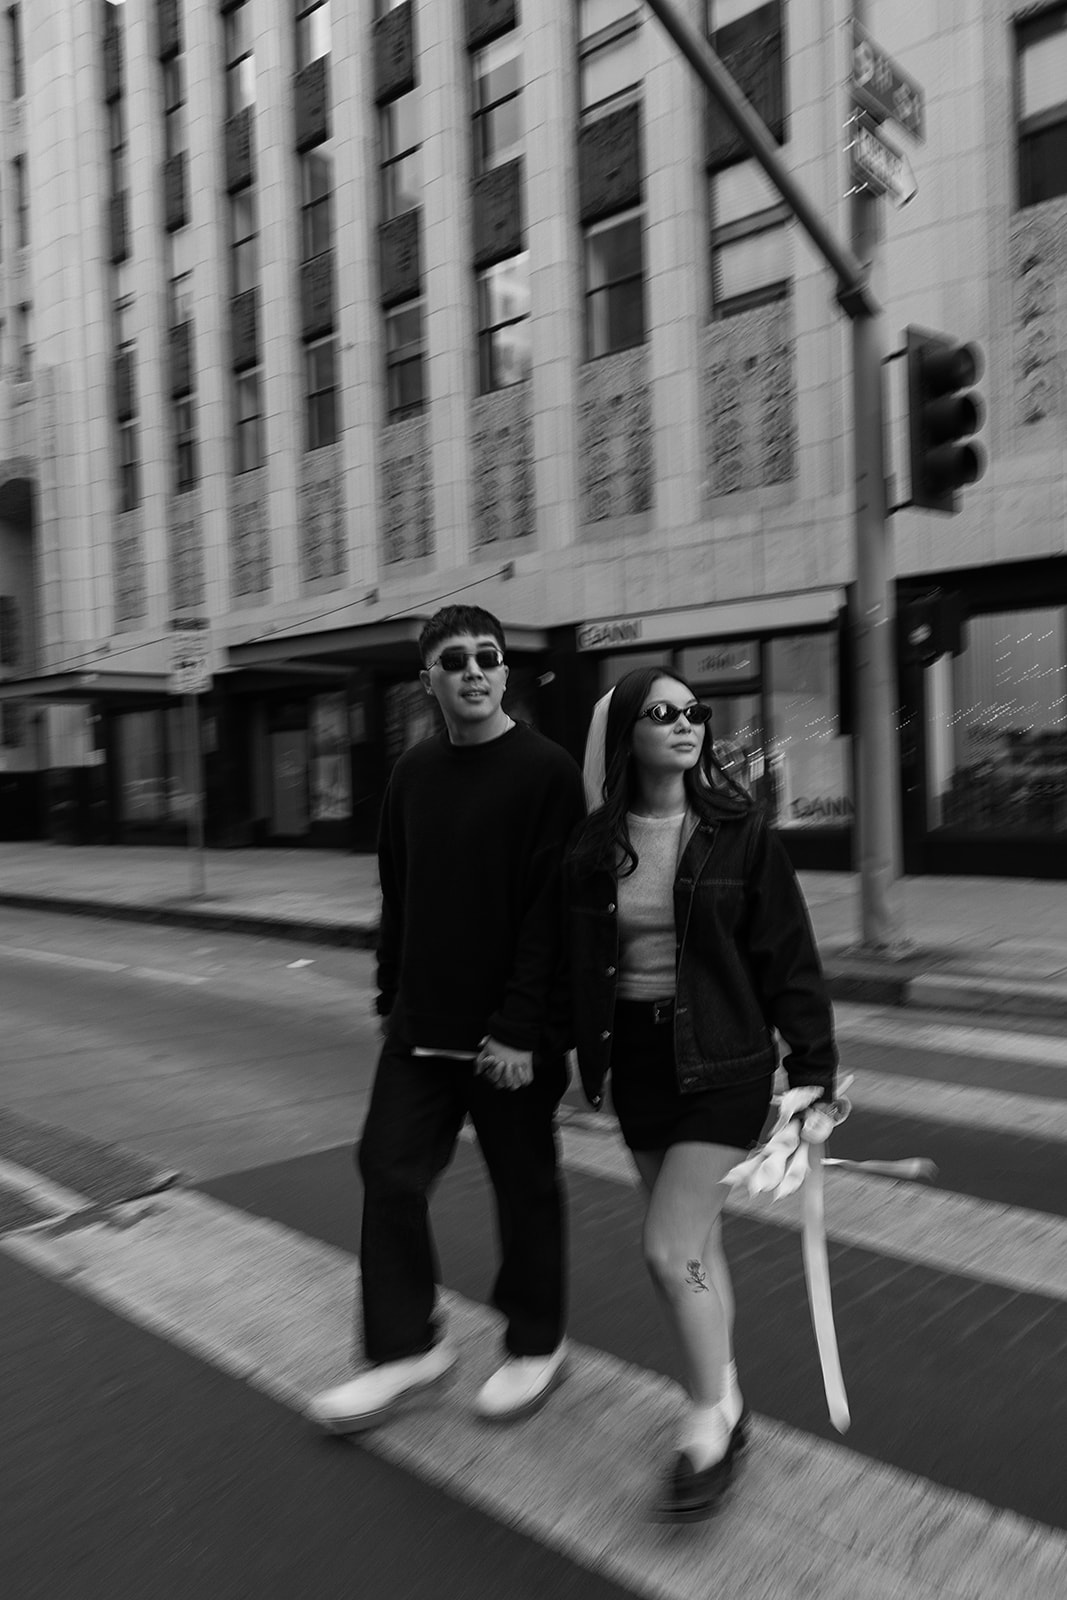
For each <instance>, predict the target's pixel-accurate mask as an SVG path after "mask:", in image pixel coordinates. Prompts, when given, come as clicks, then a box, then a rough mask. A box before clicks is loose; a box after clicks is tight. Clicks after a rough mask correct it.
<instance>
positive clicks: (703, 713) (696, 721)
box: [637, 700, 711, 727]
mask: <svg viewBox="0 0 1067 1600" xmlns="http://www.w3.org/2000/svg"><path fill="white" fill-rule="evenodd" d="M642 717H647V718H648V720H649V722H658V723H659V724H660V725H661V726H662V725H664V724H667V723H674V722H677V721H678V718H679V717H685V718H686V720H687V721H688V722H691V723H692V724H693V725H694V727H699V726H700V725H701V723H704V722H710V721H711V707H710V706H702V705H700V704H699V703H698V701H696V700H694V701H693V702H692V704H691V705H688V706H672V705H671V703H670V701H669V700H657V701H656V703H655V705H652V706H646V707H645V709H644V710H643V711H641V712H639V713H638V718H637V720H638V721H639V722H640V720H641V718H642Z"/></svg>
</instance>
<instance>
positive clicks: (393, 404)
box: [385, 295, 426, 422]
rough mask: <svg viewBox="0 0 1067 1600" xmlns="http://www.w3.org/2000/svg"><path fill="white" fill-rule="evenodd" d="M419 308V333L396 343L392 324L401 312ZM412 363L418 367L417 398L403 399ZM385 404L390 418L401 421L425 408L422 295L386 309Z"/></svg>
mask: <svg viewBox="0 0 1067 1600" xmlns="http://www.w3.org/2000/svg"><path fill="white" fill-rule="evenodd" d="M412 311H417V312H418V315H419V336H418V339H417V340H408V341H407V342H406V343H404V344H395V345H394V344H393V343H392V342H391V338H390V328H391V325H392V324H393V323H394V322H395V321H396V320H397V319H398V318H399V317H401V316H403V315H405V314H410V313H411V312H412ZM411 367H416V368H417V370H418V399H417V400H403V399H401V394H402V390H401V388H400V385H401V382H402V374H404V373H406V372H407V370H408V369H409V368H411ZM385 407H386V417H387V419H388V421H390V422H400V421H402V420H403V419H404V418H405V417H416V416H418V415H420V413H421V412H423V411H424V410H425V409H426V302H425V299H424V297H423V296H422V295H416V296H415V297H414V298H413V299H411V300H404V301H402V302H401V304H400V305H396V306H390V307H389V309H388V310H387V311H386V313H385Z"/></svg>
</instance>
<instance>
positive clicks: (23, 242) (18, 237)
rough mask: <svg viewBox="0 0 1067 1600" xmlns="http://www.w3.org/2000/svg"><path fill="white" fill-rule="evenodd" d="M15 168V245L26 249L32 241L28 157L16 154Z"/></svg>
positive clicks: (20, 248) (13, 163)
mask: <svg viewBox="0 0 1067 1600" xmlns="http://www.w3.org/2000/svg"><path fill="white" fill-rule="evenodd" d="M11 165H12V166H13V167H14V169H15V246H16V248H17V249H19V250H25V249H26V247H27V245H28V244H29V242H30V197H29V193H28V191H27V187H26V157H25V156H16V157H15V159H14V161H13V162H12V163H11Z"/></svg>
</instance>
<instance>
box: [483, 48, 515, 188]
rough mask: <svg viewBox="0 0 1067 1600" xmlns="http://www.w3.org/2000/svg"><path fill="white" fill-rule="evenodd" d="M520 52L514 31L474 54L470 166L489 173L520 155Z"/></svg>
mask: <svg viewBox="0 0 1067 1600" xmlns="http://www.w3.org/2000/svg"><path fill="white" fill-rule="evenodd" d="M521 94H522V51H521V49H520V47H519V43H518V40H517V39H516V38H515V36H514V34H509V35H507V37H505V38H503V39H498V40H497V41H496V42H495V44H490V45H486V47H485V49H484V50H476V51H475V54H474V167H475V171H476V172H489V171H491V170H492V168H493V167H502V166H503V165H504V164H505V162H508V161H514V160H515V158H516V157H517V156H521V155H522V101H521V98H520V96H521Z"/></svg>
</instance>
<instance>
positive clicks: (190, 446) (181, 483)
mask: <svg viewBox="0 0 1067 1600" xmlns="http://www.w3.org/2000/svg"><path fill="white" fill-rule="evenodd" d="M174 479H175V487H176V488H177V491H178V493H179V494H183V493H184V492H185V490H186V489H193V488H195V487H196V431H195V409H194V404H193V397H192V395H183V396H182V398H181V399H180V400H175V401H174Z"/></svg>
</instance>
